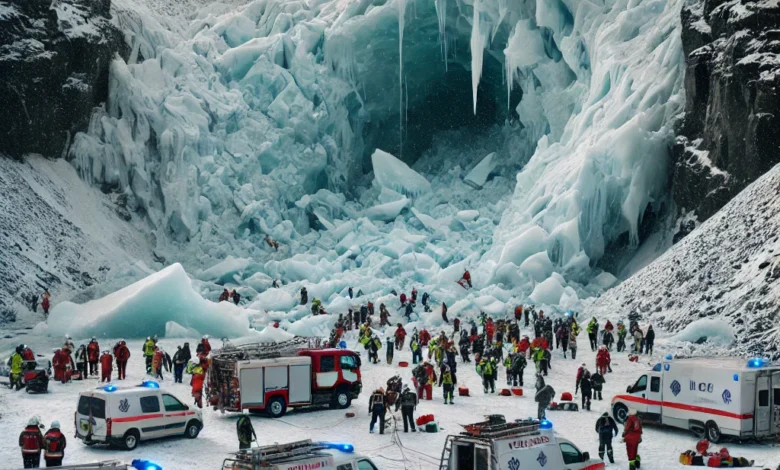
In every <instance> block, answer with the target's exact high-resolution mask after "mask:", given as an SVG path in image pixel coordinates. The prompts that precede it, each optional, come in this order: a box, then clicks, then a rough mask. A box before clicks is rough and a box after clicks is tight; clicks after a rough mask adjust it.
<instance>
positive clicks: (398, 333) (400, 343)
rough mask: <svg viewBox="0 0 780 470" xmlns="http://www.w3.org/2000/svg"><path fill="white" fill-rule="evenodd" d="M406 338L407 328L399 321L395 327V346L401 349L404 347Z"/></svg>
mask: <svg viewBox="0 0 780 470" xmlns="http://www.w3.org/2000/svg"><path fill="white" fill-rule="evenodd" d="M405 339H406V330H405V329H404V327H403V325H401V324H400V323H398V324H397V325H396V329H395V347H396V349H398V350H399V351H400V350H401V349H403V347H404V341H405Z"/></svg>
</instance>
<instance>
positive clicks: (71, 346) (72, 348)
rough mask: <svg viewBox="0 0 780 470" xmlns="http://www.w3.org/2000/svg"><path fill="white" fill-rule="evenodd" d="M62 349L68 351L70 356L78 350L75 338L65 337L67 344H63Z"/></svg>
mask: <svg viewBox="0 0 780 470" xmlns="http://www.w3.org/2000/svg"><path fill="white" fill-rule="evenodd" d="M62 349H67V353H68V355H69V356H70V355H71V354H73V352H74V351H75V350H76V345H75V344H73V338H71V337H70V335H65V344H63V346H62Z"/></svg>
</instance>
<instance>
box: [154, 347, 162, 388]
mask: <svg viewBox="0 0 780 470" xmlns="http://www.w3.org/2000/svg"><path fill="white" fill-rule="evenodd" d="M163 360H164V356H163V352H162V350H160V348H159V347H158V346H155V347H154V356H152V377H154V378H159V379H160V380H163V374H162V371H163Z"/></svg>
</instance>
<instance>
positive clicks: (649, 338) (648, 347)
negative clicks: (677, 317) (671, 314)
mask: <svg viewBox="0 0 780 470" xmlns="http://www.w3.org/2000/svg"><path fill="white" fill-rule="evenodd" d="M654 342H655V331H653V325H648V326H647V334H646V335H645V354H653V343H654Z"/></svg>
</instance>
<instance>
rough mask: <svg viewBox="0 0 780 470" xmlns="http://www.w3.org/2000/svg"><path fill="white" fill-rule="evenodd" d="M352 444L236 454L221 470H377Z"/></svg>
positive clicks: (271, 447) (295, 446)
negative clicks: (357, 452) (356, 451)
mask: <svg viewBox="0 0 780 470" xmlns="http://www.w3.org/2000/svg"><path fill="white" fill-rule="evenodd" d="M378 468H379V467H377V466H376V465H375V464H374V462H372V461H371V459H370V458H368V457H365V456H363V455H360V454H356V453H355V448H354V447H353V446H352V445H351V444H335V443H330V442H312V441H311V439H306V440H303V441H296V442H290V443H288V444H274V445H269V446H263V447H256V448H253V449H248V450H243V451H239V452H237V453H236V454H235V457H230V458H227V459H225V461H224V462H223V463H222V470H378Z"/></svg>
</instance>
